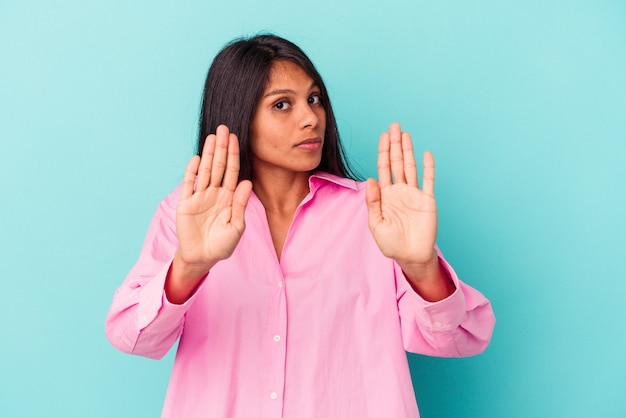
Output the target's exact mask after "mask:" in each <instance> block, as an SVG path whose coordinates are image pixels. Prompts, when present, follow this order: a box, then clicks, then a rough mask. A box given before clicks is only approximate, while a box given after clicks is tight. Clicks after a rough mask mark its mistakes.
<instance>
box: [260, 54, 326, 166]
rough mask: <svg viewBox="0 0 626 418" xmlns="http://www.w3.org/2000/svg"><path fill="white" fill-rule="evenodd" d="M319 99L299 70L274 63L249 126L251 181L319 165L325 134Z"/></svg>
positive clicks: (322, 110) (323, 116) (286, 64)
mask: <svg viewBox="0 0 626 418" xmlns="http://www.w3.org/2000/svg"><path fill="white" fill-rule="evenodd" d="M320 95H321V91H320V89H319V87H318V86H317V85H316V84H314V82H313V79H311V77H309V75H308V74H307V73H306V72H304V70H303V69H302V68H301V67H300V66H298V65H297V64H294V63H292V62H290V61H276V62H274V64H273V65H272V68H271V70H270V74H269V80H268V83H267V86H266V88H265V91H264V92H263V96H262V97H261V100H260V101H259V103H258V105H257V108H256V111H255V114H254V117H253V118H252V123H251V125H250V147H251V151H252V167H253V172H254V176H255V177H257V178H258V177H259V176H263V175H264V174H265V173H274V174H289V173H303V172H306V173H308V172H310V171H311V170H313V169H314V168H315V167H317V166H318V165H319V163H320V161H321V158H322V147H323V145H324V132H325V131H326V111H325V110H324V106H323V105H322V103H321V96H320Z"/></svg>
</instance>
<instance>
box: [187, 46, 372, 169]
mask: <svg viewBox="0 0 626 418" xmlns="http://www.w3.org/2000/svg"><path fill="white" fill-rule="evenodd" d="M279 60H284V61H291V62H293V63H295V64H297V65H298V66H300V67H301V68H302V69H303V70H304V71H305V72H306V73H307V74H308V76H309V77H311V78H312V79H313V81H314V82H315V84H316V85H317V86H318V87H319V89H320V93H321V98H322V105H323V106H324V110H325V111H326V132H325V133H324V147H323V148H322V159H321V162H320V164H319V165H318V166H317V167H316V168H315V170H313V171H317V170H321V171H326V172H328V173H331V174H335V175H338V176H342V177H347V178H352V179H355V180H359V179H360V176H359V175H358V174H357V173H356V172H355V171H354V170H353V169H352V168H350V167H349V165H348V162H347V159H346V153H345V151H344V149H343V146H342V145H341V141H340V139H339V131H338V130H337V122H336V121H335V115H334V114H333V109H332V107H331V105H330V99H329V97H328V92H327V90H326V86H325V85H324V81H322V77H321V76H320V74H319V73H318V72H317V70H316V69H315V66H314V65H313V63H312V62H311V60H310V59H309V58H308V57H307V56H306V54H305V53H304V52H303V51H302V50H301V49H300V48H299V47H298V46H297V45H295V44H294V43H292V42H290V41H288V40H286V39H283V38H280V37H278V36H275V35H271V34H263V35H257V36H254V37H251V38H241V39H236V40H234V41H232V42H230V43H228V44H227V45H226V46H225V47H224V48H222V50H221V51H220V52H219V53H218V54H217V56H216V57H215V59H214V60H213V64H211V68H209V73H208V75H207V78H206V82H205V84H204V93H203V97H202V109H201V114H200V126H199V130H198V147H197V153H198V155H201V154H202V148H203V147H204V141H205V139H206V137H207V136H208V135H209V134H212V133H215V131H216V129H217V127H218V125H220V124H224V125H226V126H228V128H229V129H230V131H231V132H232V133H234V134H236V135H237V138H239V151H240V160H241V162H240V170H239V180H250V179H251V178H252V174H253V173H252V155H251V149H250V122H251V121H252V118H253V116H254V112H255V110H256V108H257V104H258V103H259V101H260V99H261V96H262V95H263V92H264V90H265V87H266V84H267V82H268V80H269V73H270V69H271V67H272V63H274V62H275V61H279Z"/></svg>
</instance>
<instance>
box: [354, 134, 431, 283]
mask: <svg viewBox="0 0 626 418" xmlns="http://www.w3.org/2000/svg"><path fill="white" fill-rule="evenodd" d="M423 160H424V173H423V175H422V188H421V189H420V187H419V184H418V176H417V166H416V164H415V158H414V156H413V145H412V142H411V136H410V135H409V133H408V132H402V131H401V129H400V125H399V124H398V123H392V124H391V126H390V127H389V132H385V133H383V134H382V135H381V136H380V143H379V146H378V179H379V183H377V182H376V180H374V179H371V178H370V179H368V180H367V190H366V192H367V193H366V201H367V208H368V213H369V228H370V230H371V231H372V235H373V236H374V239H375V240H376V243H377V244H378V246H379V247H380V250H381V251H382V253H383V254H384V255H385V256H387V257H390V258H393V259H394V260H396V262H398V264H399V265H400V266H401V267H402V268H403V270H405V273H407V270H411V271H420V270H429V268H427V267H428V266H433V263H434V262H435V261H437V260H438V257H437V253H436V252H435V240H436V238H437V206H436V203H435V196H434V180H435V178H434V177H435V163H434V159H433V155H432V154H431V153H430V152H425V153H424V157H423ZM437 264H438V262H437Z"/></svg>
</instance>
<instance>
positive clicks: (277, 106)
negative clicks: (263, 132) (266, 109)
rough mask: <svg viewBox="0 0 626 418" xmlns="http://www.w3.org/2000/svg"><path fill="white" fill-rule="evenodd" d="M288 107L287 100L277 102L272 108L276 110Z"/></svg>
mask: <svg viewBox="0 0 626 418" xmlns="http://www.w3.org/2000/svg"><path fill="white" fill-rule="evenodd" d="M288 107H289V103H287V102H278V103H276V104H275V105H274V108H275V109H278V110H285V109H287V108H288Z"/></svg>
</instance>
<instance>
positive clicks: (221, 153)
mask: <svg viewBox="0 0 626 418" xmlns="http://www.w3.org/2000/svg"><path fill="white" fill-rule="evenodd" d="M229 136H230V135H229V132H228V128H227V127H226V126H225V125H220V126H218V127H217V130H216V131H215V137H216V140H215V154H214V155H213V165H212V166H211V182H210V183H209V184H210V185H211V186H213V187H219V186H220V185H221V184H222V179H223V178H224V170H225V169H226V159H227V156H228V138H229Z"/></svg>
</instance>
